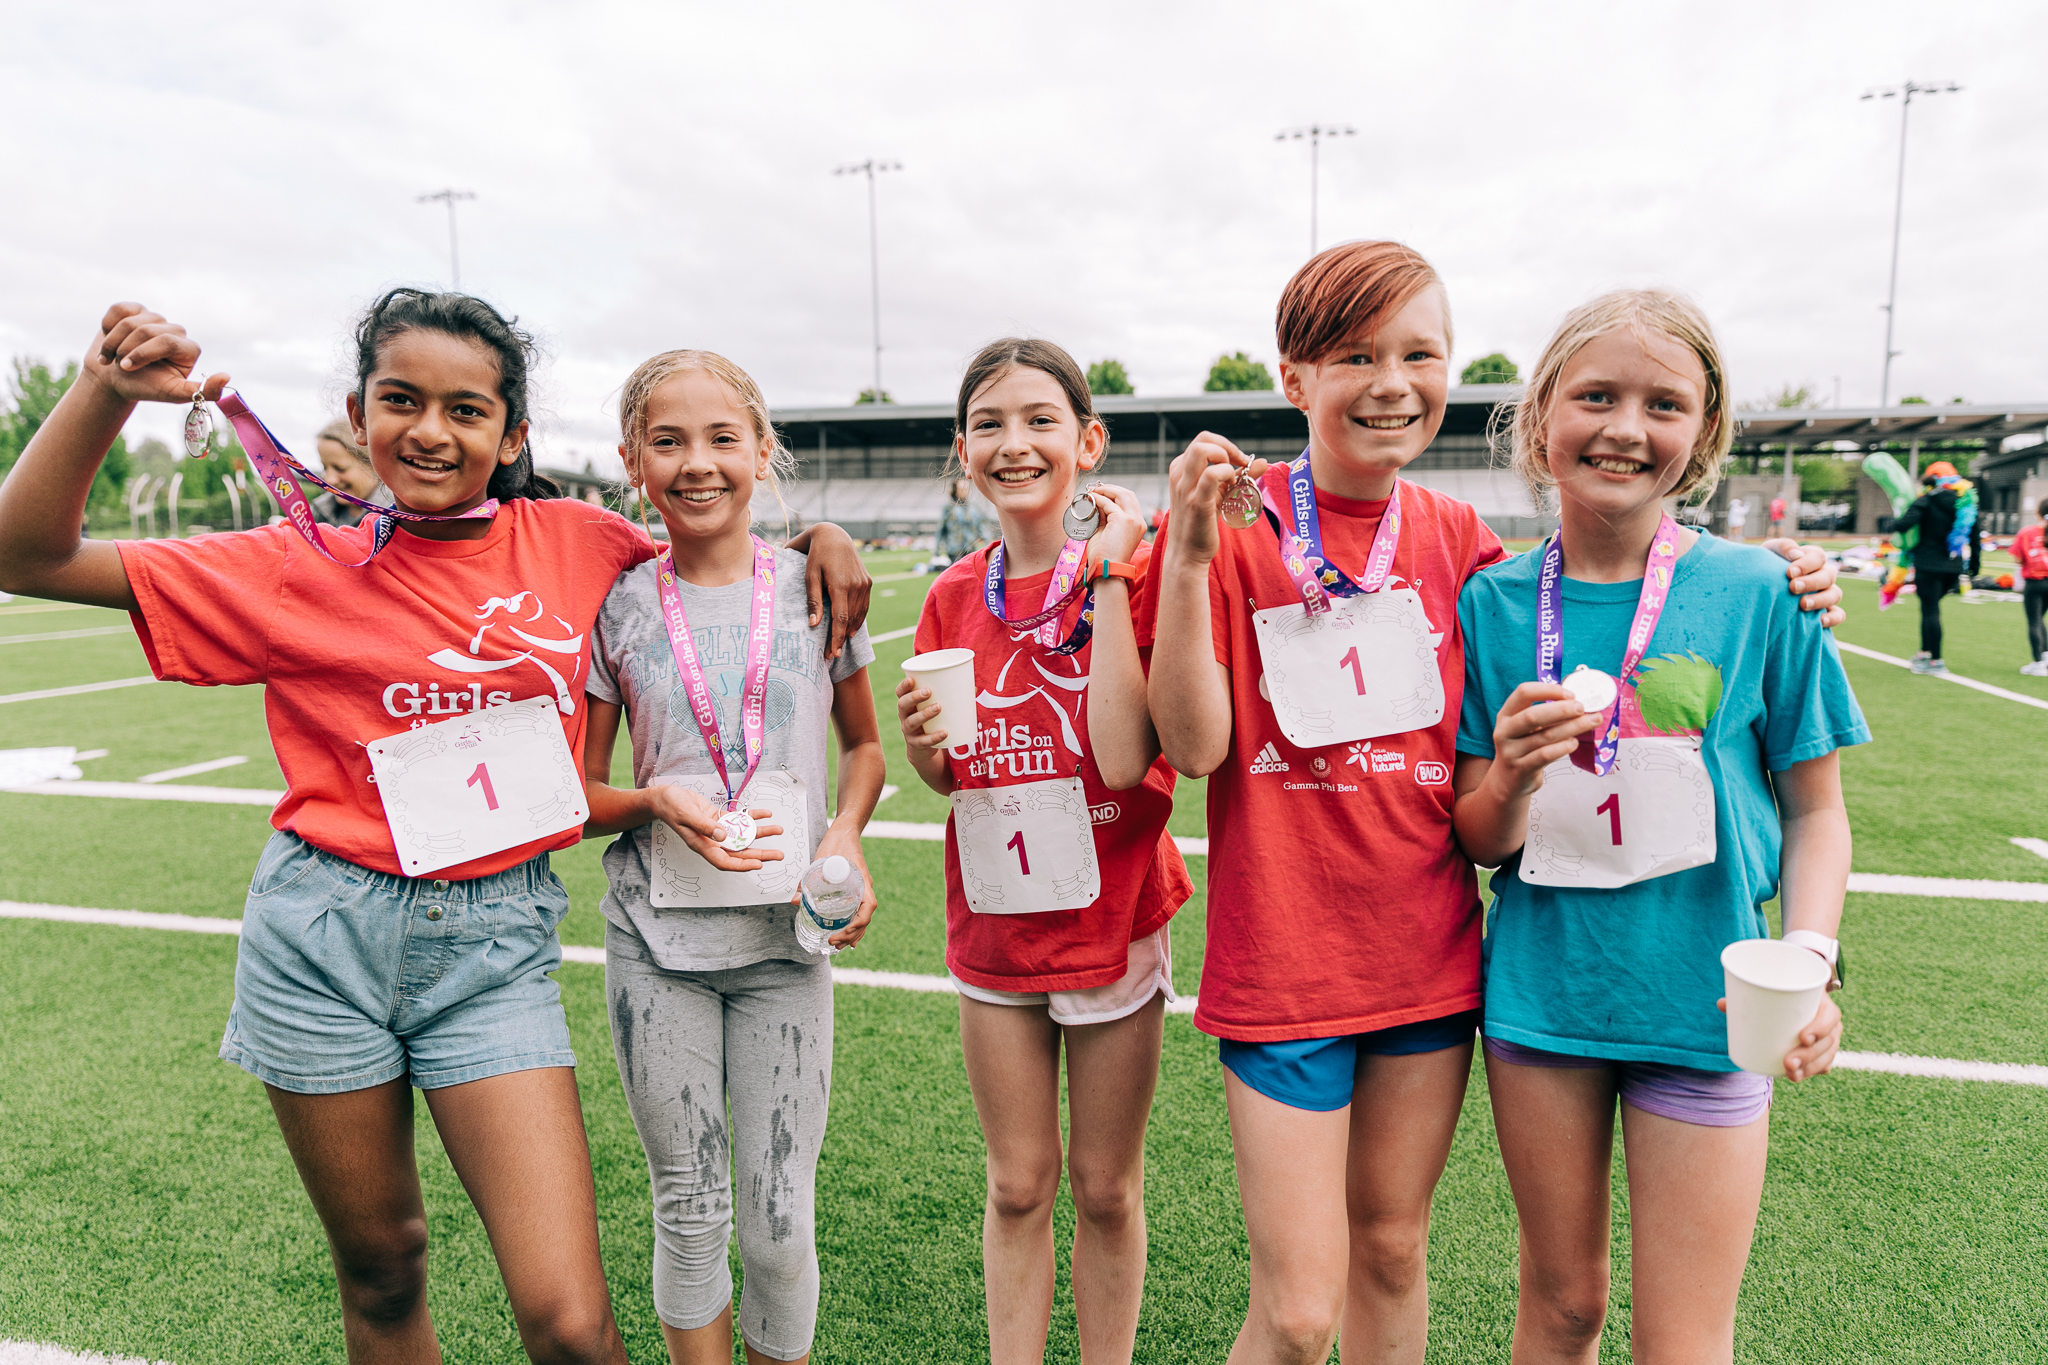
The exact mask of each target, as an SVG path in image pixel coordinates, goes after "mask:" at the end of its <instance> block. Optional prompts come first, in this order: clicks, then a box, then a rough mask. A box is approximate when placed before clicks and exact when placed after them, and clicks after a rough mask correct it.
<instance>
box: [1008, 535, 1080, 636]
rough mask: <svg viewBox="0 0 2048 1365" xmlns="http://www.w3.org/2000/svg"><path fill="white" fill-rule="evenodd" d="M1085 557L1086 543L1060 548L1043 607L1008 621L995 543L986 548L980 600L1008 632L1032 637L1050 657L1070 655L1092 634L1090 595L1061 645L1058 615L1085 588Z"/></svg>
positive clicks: (1075, 543)
mask: <svg viewBox="0 0 2048 1365" xmlns="http://www.w3.org/2000/svg"><path fill="white" fill-rule="evenodd" d="M1087 554H1088V542H1087V541H1085V540H1070V541H1068V542H1067V543H1066V544H1065V545H1064V546H1062V547H1060V557H1059V561H1058V562H1057V563H1055V564H1054V565H1053V566H1052V582H1050V583H1048V584H1047V585H1046V588H1045V605H1044V606H1042V607H1040V608H1039V609H1038V610H1037V611H1035V612H1033V613H1032V614H1031V615H1029V616H1020V617H1018V618H1017V619H1015V620H1011V619H1010V618H1009V617H1007V616H1005V615H1003V543H1002V542H1001V541H997V542H996V543H995V544H994V545H991V546H990V547H989V551H988V572H987V573H986V574H984V575H983V576H982V580H981V600H982V601H983V602H984V603H985V604H987V606H988V610H989V614H990V615H991V616H993V617H995V618H996V620H998V621H1001V622H1002V623H1003V624H1004V625H1006V626H1008V627H1010V629H1012V630H1016V631H1031V632H1033V633H1035V634H1036V635H1037V637H1038V643H1039V644H1041V645H1043V646H1044V647H1045V648H1046V649H1047V650H1048V651H1049V652H1051V653H1053V654H1056V655H1067V654H1072V653H1074V652H1076V651H1077V650H1079V649H1080V648H1081V647H1082V646H1083V645H1085V644H1087V643H1088V639H1089V637H1090V636H1092V635H1094V634H1095V594H1094V593H1093V592H1090V593H1089V594H1088V600H1087V601H1085V602H1083V603H1082V604H1081V619H1080V620H1079V621H1077V622H1075V623H1074V633H1073V634H1072V635H1069V636H1068V637H1067V639H1066V642H1065V643H1064V644H1062V643H1061V642H1060V614H1061V613H1062V612H1064V611H1065V610H1066V609H1067V604H1068V603H1069V602H1071V601H1073V600H1074V598H1075V597H1076V596H1077V595H1079V593H1080V592H1081V589H1082V588H1083V587H1085V586H1086V583H1085V581H1084V579H1083V578H1082V575H1081V562H1082V560H1083V559H1084V558H1086V557H1087Z"/></svg>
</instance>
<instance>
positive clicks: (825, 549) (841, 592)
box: [788, 521, 875, 659]
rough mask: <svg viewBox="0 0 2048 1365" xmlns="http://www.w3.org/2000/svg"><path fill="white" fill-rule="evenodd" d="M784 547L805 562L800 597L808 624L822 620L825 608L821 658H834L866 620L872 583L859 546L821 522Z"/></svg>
mask: <svg viewBox="0 0 2048 1365" xmlns="http://www.w3.org/2000/svg"><path fill="white" fill-rule="evenodd" d="M788 548H790V549H792V550H795V551H796V552H797V553H798V554H800V555H803V556H804V557H805V560H806V562H805V565H804V597H805V598H806V599H807V600H808V601H809V603H810V608H811V611H810V615H811V624H812V625H814V626H815V625H817V624H818V622H819V621H821V620H823V619H824V615H825V612H826V610H827V608H828V607H829V609H830V610H831V612H832V638H831V639H830V640H829V641H827V642H826V645H825V657H826V658H827V659H836V658H838V657H839V651H840V650H842V649H844V648H846V642H847V640H849V639H851V638H852V636H853V633H854V632H855V631H857V630H859V629H860V627H861V623H862V622H863V621H865V620H867V619H868V592H869V590H870V589H871V588H872V587H873V586H874V581H875V580H874V578H873V577H872V576H871V575H869V573H868V568H867V565H865V564H863V563H861V562H860V546H858V545H856V544H854V543H853V537H852V536H850V535H848V534H846V531H845V530H844V528H842V527H840V526H839V525H837V524H836V523H833V522H829V521H821V522H819V523H818V524H817V525H815V526H809V527H806V528H804V530H803V531H802V532H801V533H800V534H798V535H797V536H795V537H794V538H793V539H791V541H790V542H789V547H788Z"/></svg>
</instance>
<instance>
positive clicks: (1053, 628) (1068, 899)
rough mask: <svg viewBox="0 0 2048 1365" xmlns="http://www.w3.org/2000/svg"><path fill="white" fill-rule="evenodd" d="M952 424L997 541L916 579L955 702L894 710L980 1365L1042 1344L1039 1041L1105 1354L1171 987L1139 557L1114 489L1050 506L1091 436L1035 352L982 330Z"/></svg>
mask: <svg viewBox="0 0 2048 1365" xmlns="http://www.w3.org/2000/svg"><path fill="white" fill-rule="evenodd" d="M956 421H957V426H956V435H955V437H954V447H953V448H954V454H955V456H956V457H957V458H958V459H959V461H960V463H961V465H962V466H963V467H964V468H965V469H966V471H967V474H968V476H969V477H970V478H972V479H973V480H974V483H975V487H976V488H977V489H979V490H980V492H981V494H982V496H984V497H986V498H987V499H988V500H989V501H990V502H991V503H992V504H994V506H995V509H996V515H997V517H998V518H999V519H1000V521H1001V524H1002V533H1003V534H1002V539H1001V540H1000V541H999V542H997V543H996V544H995V545H993V546H989V547H987V548H985V549H982V550H978V551H976V552H975V553H973V554H971V555H967V556H964V557H963V558H962V559H960V560H959V561H958V562H957V563H955V564H954V565H953V566H952V567H951V568H949V569H947V570H946V571H945V572H944V573H943V574H941V575H940V576H939V579H938V581H937V582H936V583H934V584H933V585H932V589H931V592H930V594H929V595H927V596H926V598H925V603H924V614H923V616H922V617H921V618H920V620H919V622H918V627H917V649H918V652H919V653H920V654H925V653H929V652H931V651H933V650H939V649H951V648H966V649H971V650H972V651H973V652H974V656H975V657H974V661H973V669H974V685H975V690H976V693H977V703H976V707H975V715H974V716H973V717H971V718H968V717H963V718H960V720H961V721H965V722H967V724H960V723H959V722H957V721H956V722H954V723H955V726H956V731H955V732H952V733H949V732H948V731H946V730H939V731H935V732H933V733H931V734H927V733H925V725H926V724H927V722H930V721H932V720H933V719H934V718H935V717H936V716H937V714H938V708H937V707H936V706H935V705H933V704H932V692H931V690H930V689H929V688H925V687H921V686H919V685H918V683H917V682H916V680H915V679H912V678H905V679H904V680H903V682H902V684H901V685H899V686H898V688H897V690H896V699H897V700H896V710H897V715H898V718H899V719H900V720H901V721H902V724H903V734H904V738H905V740H906V741H907V743H908V746H909V750H910V761H911V763H912V765H913V766H914V767H916V769H917V771H918V775H919V776H920V777H922V778H923V779H924V780H925V782H926V784H927V785H929V786H930V787H931V788H932V790H934V791H936V792H939V793H941V794H942V795H946V796H949V797H951V799H952V804H953V811H952V815H951V817H950V818H949V819H948V820H947V822H946V965H947V967H948V969H949V970H950V971H951V973H952V976H953V981H954V984H955V986H956V987H957V988H958V990H959V992H960V1042H961V1048H962V1050H963V1051H964V1052H965V1054H966V1062H967V1080H968V1084H969V1086H970V1087H971V1088H972V1089H973V1092H974V1106H975V1112H976V1113H977V1114H978V1115H979V1117H980V1119H981V1130H982V1136H983V1139H984V1140H985V1141H986V1142H987V1144H988V1206H987V1213H986V1215H985V1217H984V1219H983V1224H982V1267H983V1271H984V1275H985V1280H986V1286H987V1288H986V1294H987V1302H988V1319H989V1352H990V1356H991V1359H992V1360H993V1361H995V1362H997V1365H1007V1363H1008V1362H1021V1361H1038V1360H1042V1359H1043V1358H1044V1355H1045V1343H1046V1335H1047V1332H1048V1330H1049V1328H1050V1325H1051V1316H1052V1298H1053V1239H1052V1206H1053V1199H1054V1197H1055V1196H1056V1195H1057V1194H1058V1192H1059V1186H1060V1166H1061V1152H1060V1097H1059V1074H1060V1048H1061V1046H1062V1044H1064V1045H1065V1047H1066V1050H1067V1102H1068V1106H1069V1112H1070V1115H1071V1141H1072V1148H1071V1151H1070V1152H1069V1153H1068V1158H1067V1167H1068V1174H1069V1176H1070V1178H1071V1179H1072V1182H1073V1194H1074V1212H1075V1220H1074V1252H1073V1265H1074V1309H1075V1316H1076V1317H1077V1318H1078V1319H1079V1324H1078V1325H1079V1330H1080V1339H1081V1353H1082V1356H1083V1358H1084V1359H1087V1360H1090V1361H1097V1360H1100V1361H1115V1360H1125V1361H1127V1360H1129V1359H1130V1358H1131V1351H1132V1348H1133V1345H1134V1343H1135V1341H1136V1337H1137V1330H1138V1306H1139V1299H1140V1296H1141V1294H1142V1292H1143V1289H1144V1281H1145V1212H1144V1180H1145V1152H1144V1144H1145V1123H1146V1119H1147V1118H1148V1117H1149V1115H1150V1113H1151V1108H1152V1094H1153V1090H1154V1088H1155V1087H1156V1086H1157V1083H1158V1078H1159V1052H1160V1041H1161V1036H1162V1027H1163V1021H1164V1018H1165V1006H1166V1002H1167V1001H1168V1000H1170V999H1172V998H1173V996H1172V991H1173V988H1172V984H1171V976H1170V972H1169V959H1168V950H1167V934H1166V925H1167V921H1168V920H1170V919H1171V918H1172V917H1173V914H1174V912H1175V911H1176V910H1178V909H1179V908H1180V906H1181V904H1182V902H1184V901H1185V900H1186V899H1187V898H1188V895H1189V893H1190V892H1191V891H1192V890H1193V886H1192V884H1191V883H1190V882H1189V881H1188V876H1187V869H1186V866H1185V864H1183V863H1182V861H1181V858H1180V854H1179V852H1178V850H1176V849H1175V847H1174V845H1173V841H1172V839H1171V837H1170V836H1169V835H1168V834H1167V833H1166V817H1167V815H1168V814H1169V813H1170V811H1171V810H1172V806H1173V774H1172V772H1171V771H1170V770H1169V769H1168V768H1167V767H1166V765H1165V764H1164V763H1163V762H1161V761H1160V760H1159V745H1158V740H1157V738H1156V737H1155V735H1154V733H1153V729H1152V724H1151V720H1150V718H1149V716H1148V715H1147V713H1146V709H1145V675H1144V661H1143V659H1142V658H1141V657H1140V654H1139V651H1138V648H1137V645H1136V642H1135V640H1134V638H1133V635H1132V628H1131V613H1132V601H1131V597H1132V594H1133V593H1134V592H1136V591H1137V583H1138V579H1139V570H1138V569H1137V568H1135V567H1133V566H1132V565H1130V564H1127V563H1121V562H1119V561H1124V560H1130V559H1137V558H1140V554H1141V551H1142V549H1143V546H1144V539H1145V525H1144V521H1143V518H1142V513H1141V510H1140V508H1139V506H1138V501H1137V498H1136V497H1135V496H1134V495H1133V494H1132V493H1131V492H1130V491H1129V490H1127V489H1122V488H1117V487H1114V486H1112V485H1108V484H1099V485H1096V486H1094V487H1093V488H1091V489H1090V490H1088V494H1087V496H1086V497H1085V498H1084V499H1080V500H1077V499H1076V496H1075V484H1076V480H1077V478H1078V477H1079V475H1080V474H1081V473H1082V472H1083V471H1085V470H1090V469H1093V468H1095V467H1096V466H1097V465H1098V464H1100V463H1101V461H1102V454H1103V448H1104V446H1105V445H1106V444H1107V442H1108V435H1107V433H1106V432H1105V430H1104V428H1103V425H1102V423H1101V421H1100V420H1099V419H1098V418H1097V417H1096V415H1095V409H1094V405H1093V403H1092V402H1091V400H1090V397H1089V393H1088V385H1087V381H1086V380H1085V379H1084V378H1083V377H1082V374H1081V369H1080V367H1079V366H1078V365H1076V364H1075V363H1074V360H1073V357H1071V356H1069V355H1068V354H1067V353H1066V352H1065V351H1063V350H1061V349H1060V348H1059V347H1058V346H1055V345H1053V344H1052V343H1050V342H1045V341H1024V340H1018V339H1015V338H1010V339H1006V340H1003V341H998V342H995V343H993V344H991V345H989V346H987V347H985V348H983V350H982V352H981V354H980V355H978V356H976V357H975V358H974V361H973V362H972V363H971V364H970V365H969V366H968V367H967V373H966V375H965V377H964V378H963V379H962V380H961V384H960V398H959V406H958V412H957V418H956ZM1070 518H1075V519H1076V520H1072V521H1071V523H1070ZM948 719H949V721H951V720H952V719H953V718H951V717H949V718H948ZM968 725H972V727H973V728H972V729H971V730H970V729H968ZM1122 788H1128V790H1120V789H1122Z"/></svg>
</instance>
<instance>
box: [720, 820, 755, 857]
mask: <svg viewBox="0 0 2048 1365" xmlns="http://www.w3.org/2000/svg"><path fill="white" fill-rule="evenodd" d="M718 830H719V833H720V834H721V835H723V836H724V837H722V838H721V839H719V841H718V846H719V847H720V848H722V849H724V850H725V851H726V852H728V853H743V852H745V851H746V850H747V849H748V848H749V847H751V846H752V845H753V842H754V817H753V816H751V815H749V814H747V812H745V811H743V810H729V811H727V812H726V813H725V814H723V815H721V816H719V817H718Z"/></svg>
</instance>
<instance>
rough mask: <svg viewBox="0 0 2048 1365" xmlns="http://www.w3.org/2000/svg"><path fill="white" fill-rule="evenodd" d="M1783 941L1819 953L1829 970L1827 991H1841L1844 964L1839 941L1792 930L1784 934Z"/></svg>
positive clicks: (1811, 932)
mask: <svg viewBox="0 0 2048 1365" xmlns="http://www.w3.org/2000/svg"><path fill="white" fill-rule="evenodd" d="M1784 941H1785V942H1787V943H1796V944H1798V945H1799V946H1800V947H1801V948H1804V949H1806V950H1807V951H1809V952H1815V953H1819V954H1820V955H1821V958H1822V959H1823V960H1824V961H1825V962H1826V963H1827V964H1828V966H1829V968H1830V969H1831V971H1830V974H1829V976H1828V989H1829V990H1831V991H1838V990H1840V989H1842V982H1843V980H1844V963H1843V961H1842V941H1841V940H1840V939H1838V938H1829V937H1828V936H1827V935H1826V934H1821V933H1816V932H1815V931H1813V930H1812V929H1792V930H1788V931H1787V932H1786V934H1785V939H1784Z"/></svg>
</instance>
